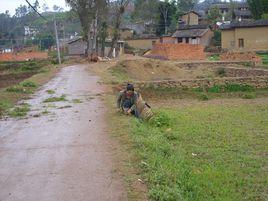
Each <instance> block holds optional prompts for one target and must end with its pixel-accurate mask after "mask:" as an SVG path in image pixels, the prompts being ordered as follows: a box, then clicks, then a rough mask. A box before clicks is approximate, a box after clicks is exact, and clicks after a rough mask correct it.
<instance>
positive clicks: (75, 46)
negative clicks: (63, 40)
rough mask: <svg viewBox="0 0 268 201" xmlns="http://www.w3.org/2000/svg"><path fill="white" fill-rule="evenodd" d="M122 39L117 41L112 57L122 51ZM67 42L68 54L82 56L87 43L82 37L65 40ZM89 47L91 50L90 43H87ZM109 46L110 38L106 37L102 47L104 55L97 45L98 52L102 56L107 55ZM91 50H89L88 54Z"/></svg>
mask: <svg viewBox="0 0 268 201" xmlns="http://www.w3.org/2000/svg"><path fill="white" fill-rule="evenodd" d="M124 43H125V42H124V41H118V42H117V46H116V48H115V50H114V53H113V55H114V57H117V56H118V55H121V54H123V53H124ZM67 44H68V55H69V56H82V55H84V54H85V51H86V48H87V44H86V42H85V41H84V40H83V39H82V37H77V38H75V39H73V40H70V41H68V42H67ZM89 46H90V48H89V51H90V50H91V47H92V43H90V44H89ZM110 48H111V39H106V41H105V49H104V55H102V50H101V47H100V45H99V47H98V54H99V55H102V56H108V53H109V51H110ZM90 53H91V52H89V54H90Z"/></svg>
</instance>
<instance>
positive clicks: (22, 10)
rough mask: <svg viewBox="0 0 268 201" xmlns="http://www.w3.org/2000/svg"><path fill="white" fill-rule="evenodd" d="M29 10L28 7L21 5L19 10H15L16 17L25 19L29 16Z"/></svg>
mask: <svg viewBox="0 0 268 201" xmlns="http://www.w3.org/2000/svg"><path fill="white" fill-rule="evenodd" d="M28 12H29V11H28V9H27V6H25V5H24V6H23V5H20V6H19V7H18V8H16V10H15V16H16V17H18V18H21V17H24V16H26V15H27V14H28Z"/></svg>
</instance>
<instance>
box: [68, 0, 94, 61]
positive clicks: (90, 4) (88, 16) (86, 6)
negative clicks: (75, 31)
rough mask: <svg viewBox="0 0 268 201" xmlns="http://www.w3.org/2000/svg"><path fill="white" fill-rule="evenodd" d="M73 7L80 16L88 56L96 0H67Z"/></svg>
mask: <svg viewBox="0 0 268 201" xmlns="http://www.w3.org/2000/svg"><path fill="white" fill-rule="evenodd" d="M66 2H67V3H68V4H69V5H70V6H71V8H72V9H73V10H74V11H75V12H76V14H77V15H78V17H79V20H80V23H81V26H82V34H83V39H84V40H85V41H86V44H87V47H86V50H85V56H86V57H87V56H88V53H89V45H90V41H89V40H90V27H91V24H92V22H93V18H94V3H95V1H94V0H66Z"/></svg>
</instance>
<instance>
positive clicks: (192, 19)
mask: <svg viewBox="0 0 268 201" xmlns="http://www.w3.org/2000/svg"><path fill="white" fill-rule="evenodd" d="M199 17H201V16H200V15H199V14H198V13H197V12H195V11H189V12H187V13H185V14H184V15H182V16H181V17H180V18H179V26H180V25H198V24H199Z"/></svg>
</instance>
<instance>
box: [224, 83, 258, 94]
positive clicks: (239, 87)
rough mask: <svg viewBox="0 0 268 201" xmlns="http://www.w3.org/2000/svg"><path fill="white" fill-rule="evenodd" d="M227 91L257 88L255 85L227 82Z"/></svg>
mask: <svg viewBox="0 0 268 201" xmlns="http://www.w3.org/2000/svg"><path fill="white" fill-rule="evenodd" d="M225 91H227V92H238V91H255V89H254V87H252V86H249V85H240V84H226V85H225Z"/></svg>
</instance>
